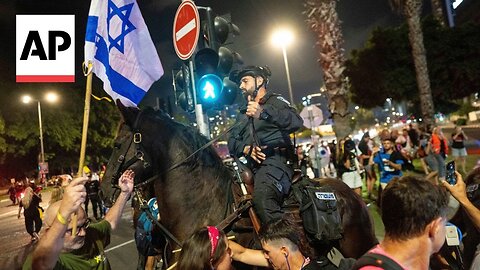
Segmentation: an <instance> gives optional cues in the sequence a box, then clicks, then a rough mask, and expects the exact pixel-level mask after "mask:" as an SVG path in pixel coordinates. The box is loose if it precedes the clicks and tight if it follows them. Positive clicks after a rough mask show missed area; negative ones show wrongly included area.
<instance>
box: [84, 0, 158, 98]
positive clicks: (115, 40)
mask: <svg viewBox="0 0 480 270" xmlns="http://www.w3.org/2000/svg"><path fill="white" fill-rule="evenodd" d="M88 61H90V62H91V63H92V64H93V69H92V70H93V72H94V73H95V74H96V75H97V77H98V78H100V79H101V80H102V81H103V89H104V90H105V92H107V93H108V94H109V95H110V96H111V97H112V98H113V99H114V100H115V101H116V100H120V101H121V102H122V103H123V104H124V105H126V106H132V107H134V106H137V105H138V103H140V101H141V100H142V99H143V97H144V96H145V94H146V92H147V91H148V90H149V89H150V87H151V85H152V84H153V83H154V82H155V81H156V80H158V79H160V77H161V76H162V75H163V73H164V72H163V67H162V63H161V62H160V59H159V57H158V54H157V50H156V48H155V45H154V44H153V42H152V39H151V37H150V34H149V32H148V28H147V25H146V24H145V21H144V20H143V17H142V14H141V13H140V9H139V7H138V4H137V2H136V0H92V3H91V6H90V11H89V16H88V22H87V30H86V33H85V63H88Z"/></svg>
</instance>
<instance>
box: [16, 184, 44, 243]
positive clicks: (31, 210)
mask: <svg viewBox="0 0 480 270" xmlns="http://www.w3.org/2000/svg"><path fill="white" fill-rule="evenodd" d="M29 184H30V185H29V186H28V187H27V188H26V189H25V192H24V194H23V198H22V199H21V200H20V203H19V205H18V215H17V218H20V213H21V211H22V208H23V216H24V217H25V228H26V229H27V232H28V234H30V236H31V237H32V239H31V240H32V242H34V241H38V239H39V238H40V236H39V235H38V233H39V232H40V230H41V229H42V219H41V217H40V211H43V210H42V209H41V207H40V202H41V201H42V197H41V194H40V193H39V192H38V193H36V192H35V190H37V188H36V186H35V181H34V180H32V181H30V183H29Z"/></svg>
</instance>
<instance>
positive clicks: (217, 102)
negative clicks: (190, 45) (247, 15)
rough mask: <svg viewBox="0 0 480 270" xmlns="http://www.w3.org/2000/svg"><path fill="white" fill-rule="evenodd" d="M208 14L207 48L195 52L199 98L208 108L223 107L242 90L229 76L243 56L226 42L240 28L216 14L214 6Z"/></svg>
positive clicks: (206, 24)
mask: <svg viewBox="0 0 480 270" xmlns="http://www.w3.org/2000/svg"><path fill="white" fill-rule="evenodd" d="M204 17H205V19H206V20H204V21H203V27H202V32H203V35H202V36H203V37H204V42H203V47H204V48H203V49H200V50H199V51H198V52H197V53H196V54H195V75H196V90H197V99H198V102H199V103H201V104H202V105H204V107H206V108H213V109H220V108H222V106H223V105H231V104H232V103H233V102H234V100H235V97H236V95H237V92H238V86H237V85H236V84H235V83H233V82H231V81H230V80H229V79H228V77H227V76H228V74H229V73H230V70H231V69H232V67H233V65H234V64H237V63H239V64H241V62H240V61H241V57H240V55H239V54H238V53H236V52H232V51H231V50H230V49H229V48H227V47H224V46H222V45H224V43H225V42H226V41H227V39H228V37H229V35H230V34H231V33H232V34H234V35H238V34H239V30H238V27H237V26H236V25H234V24H232V23H231V22H229V21H228V20H227V19H225V18H223V17H219V16H217V17H213V11H212V9H211V8H206V12H205V16H204Z"/></svg>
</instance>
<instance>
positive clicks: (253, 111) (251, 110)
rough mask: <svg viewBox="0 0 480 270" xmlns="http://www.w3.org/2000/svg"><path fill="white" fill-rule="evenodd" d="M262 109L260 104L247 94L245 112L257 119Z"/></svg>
mask: <svg viewBox="0 0 480 270" xmlns="http://www.w3.org/2000/svg"><path fill="white" fill-rule="evenodd" d="M262 111H263V108H262V106H260V104H258V102H256V101H255V100H253V98H252V96H248V105H247V112H246V113H245V114H246V115H248V116H250V117H253V118H255V119H259V118H260V113H261V112H262Z"/></svg>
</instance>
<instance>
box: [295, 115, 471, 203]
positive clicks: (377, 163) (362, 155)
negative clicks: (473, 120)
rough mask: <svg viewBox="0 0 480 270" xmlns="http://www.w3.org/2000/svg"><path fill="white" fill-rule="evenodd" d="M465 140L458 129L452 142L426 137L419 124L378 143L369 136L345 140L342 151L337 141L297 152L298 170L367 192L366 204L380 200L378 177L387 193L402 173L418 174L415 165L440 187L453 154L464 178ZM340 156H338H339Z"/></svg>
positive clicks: (436, 131)
mask: <svg viewBox="0 0 480 270" xmlns="http://www.w3.org/2000/svg"><path fill="white" fill-rule="evenodd" d="M466 140H468V137H467V135H465V132H464V131H463V130H462V128H461V127H460V126H457V127H455V130H454V132H453V133H452V134H451V137H450V139H449V137H448V136H446V135H444V133H443V131H442V129H441V127H438V126H436V127H433V128H432V129H431V130H430V131H429V132H427V131H425V129H423V128H418V126H417V125H416V124H409V125H408V126H407V127H406V128H403V129H402V130H396V129H394V130H388V129H384V130H382V131H381V132H380V133H379V134H378V136H376V137H374V138H372V137H371V136H370V134H369V132H365V133H364V134H363V136H362V138H361V139H360V140H358V141H356V140H354V139H352V138H351V137H346V138H344V139H341V140H339V143H338V149H337V143H336V141H335V140H333V141H331V142H330V143H327V142H326V141H323V140H322V141H319V142H318V143H316V144H315V143H312V144H307V145H306V146H305V147H303V146H298V147H297V151H296V153H297V168H299V169H300V170H301V171H302V173H303V175H307V174H308V169H311V171H312V172H313V176H314V177H315V178H319V177H332V176H336V177H338V178H340V179H342V180H343V181H344V182H345V183H346V184H347V185H348V186H349V187H350V188H352V189H353V190H355V192H357V193H358V194H359V195H361V189H362V188H363V187H366V191H367V198H368V199H370V200H376V199H377V195H376V194H377V192H375V191H374V187H375V183H376V182H377V173H376V172H377V171H378V175H379V184H378V186H379V188H380V189H381V188H385V186H386V184H387V183H388V182H389V181H390V180H391V179H393V178H394V177H397V176H401V175H402V174H403V173H402V171H408V170H414V166H413V161H414V160H415V159H418V160H419V161H420V164H421V166H422V172H423V173H424V174H425V175H426V176H427V175H432V173H434V174H438V179H439V181H442V180H445V174H446V171H445V160H446V157H447V154H450V155H451V156H452V159H453V160H454V161H455V163H456V165H457V168H458V169H459V171H460V172H461V173H463V174H464V175H466V174H467V171H466V168H465V163H466V157H467V151H466V147H465V141H466ZM336 151H339V153H338V155H336ZM336 158H338V161H337V160H336ZM429 178H431V177H429Z"/></svg>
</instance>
